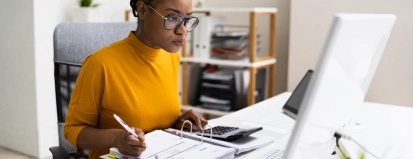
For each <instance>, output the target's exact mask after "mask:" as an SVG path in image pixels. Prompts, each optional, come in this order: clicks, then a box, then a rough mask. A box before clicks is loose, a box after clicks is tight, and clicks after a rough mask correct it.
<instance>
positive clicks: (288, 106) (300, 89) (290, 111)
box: [282, 69, 314, 119]
mask: <svg viewBox="0 0 413 159" xmlns="http://www.w3.org/2000/svg"><path fill="white" fill-rule="evenodd" d="M313 73H314V71H313V70H311V69H310V70H308V71H307V73H306V74H305V75H304V77H303V78H302V79H301V81H300V83H299V84H298V86H297V87H296V88H295V90H294V91H293V93H292V94H291V96H290V98H289V99H288V100H287V102H286V103H285V105H284V106H283V108H282V111H283V113H284V114H286V115H287V116H289V117H291V118H293V119H296V117H297V114H298V110H299V109H300V105H301V101H302V100H303V97H304V93H305V90H307V86H308V83H309V82H310V78H311V76H312V74H313Z"/></svg>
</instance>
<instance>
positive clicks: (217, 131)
mask: <svg viewBox="0 0 413 159" xmlns="http://www.w3.org/2000/svg"><path fill="white" fill-rule="evenodd" d="M237 129H239V128H237V127H230V126H216V127H213V128H212V134H214V135H223V134H227V133H231V132H233V131H235V130H237ZM210 133H211V129H206V130H204V134H210Z"/></svg>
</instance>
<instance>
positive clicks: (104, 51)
mask: <svg viewBox="0 0 413 159" xmlns="http://www.w3.org/2000/svg"><path fill="white" fill-rule="evenodd" d="M128 53H133V49H131V47H130V46H129V44H128V43H127V42H125V40H120V41H117V42H114V43H112V44H110V45H107V46H105V47H103V48H101V49H99V50H97V51H96V52H94V53H92V54H90V55H89V56H88V57H86V59H85V62H92V63H99V64H102V63H106V62H114V61H116V60H114V59H116V58H125V56H127V55H126V54H128Z"/></svg>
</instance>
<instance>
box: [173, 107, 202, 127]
mask: <svg viewBox="0 0 413 159" xmlns="http://www.w3.org/2000/svg"><path fill="white" fill-rule="evenodd" d="M185 120H189V121H191V123H192V124H195V125H193V126H192V130H194V131H202V130H203V127H204V126H205V125H207V124H208V121H207V120H206V119H205V118H203V117H202V116H201V115H199V114H198V113H196V112H194V111H192V110H188V111H186V112H185V113H183V114H182V115H181V116H179V118H178V119H177V120H176V121H175V123H174V125H173V127H174V128H175V129H178V130H180V129H181V127H182V124H183V123H184V122H185ZM184 128H186V129H188V130H190V129H191V125H190V124H188V123H185V125H184Z"/></svg>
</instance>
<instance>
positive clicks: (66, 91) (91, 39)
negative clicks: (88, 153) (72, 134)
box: [53, 22, 137, 153]
mask: <svg viewBox="0 0 413 159" xmlns="http://www.w3.org/2000/svg"><path fill="white" fill-rule="evenodd" d="M136 28H137V23H136V22H117V23H78V22H76V23H73V22H68V23H61V24H59V25H57V26H56V28H55V30H54V35H53V47H54V67H55V73H54V74H55V92H56V106H57V116H58V130H59V146H61V147H64V148H65V149H66V151H67V152H69V153H70V152H74V147H73V146H72V145H71V144H70V143H69V142H68V141H67V140H66V139H65V138H64V136H63V126H64V122H65V119H66V115H67V109H68V103H69V101H70V97H71V94H72V90H73V88H74V84H75V82H76V78H77V75H78V74H79V70H80V66H81V65H82V63H83V61H84V60H85V58H86V57H87V56H88V55H90V54H92V53H93V52H95V51H97V50H99V49H100V48H102V47H104V46H107V45H109V44H111V43H113V42H116V41H119V40H121V39H124V38H126V37H127V36H128V35H129V33H130V31H131V30H135V29H136Z"/></svg>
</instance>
